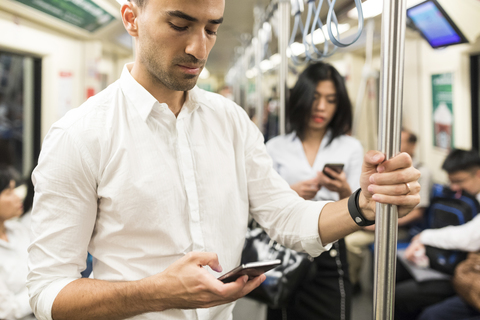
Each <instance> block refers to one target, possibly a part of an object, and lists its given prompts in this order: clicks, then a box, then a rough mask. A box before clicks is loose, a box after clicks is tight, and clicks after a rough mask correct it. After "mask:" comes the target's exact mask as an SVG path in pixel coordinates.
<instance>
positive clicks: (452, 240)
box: [420, 193, 480, 252]
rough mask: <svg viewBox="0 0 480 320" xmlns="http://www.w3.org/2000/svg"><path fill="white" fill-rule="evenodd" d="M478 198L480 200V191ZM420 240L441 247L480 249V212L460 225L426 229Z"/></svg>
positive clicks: (448, 248) (465, 249) (475, 250)
mask: <svg viewBox="0 0 480 320" xmlns="http://www.w3.org/2000/svg"><path fill="white" fill-rule="evenodd" d="M476 198H477V200H478V201H479V202H480V193H479V194H477V195H476ZM420 242H421V243H423V244H424V245H427V246H432V247H436V248H441V249H447V250H463V251H469V252H477V251H479V250H480V214H477V216H475V218H473V219H472V220H470V221H468V222H467V223H465V224H462V225H460V226H448V227H444V228H439V229H427V230H424V231H422V233H420Z"/></svg>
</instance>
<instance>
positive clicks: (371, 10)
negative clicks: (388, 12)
mask: <svg viewBox="0 0 480 320" xmlns="http://www.w3.org/2000/svg"><path fill="white" fill-rule="evenodd" d="M362 10H363V18H364V19H368V18H373V17H375V16H378V15H379V14H381V13H382V11H383V0H368V1H365V2H364V3H362ZM347 16H348V17H349V18H351V19H357V20H358V11H357V8H353V9H352V10H350V11H348V13H347Z"/></svg>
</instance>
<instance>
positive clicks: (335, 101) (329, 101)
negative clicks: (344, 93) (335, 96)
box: [327, 100, 337, 103]
mask: <svg viewBox="0 0 480 320" xmlns="http://www.w3.org/2000/svg"><path fill="white" fill-rule="evenodd" d="M327 102H328V103H337V100H327Z"/></svg>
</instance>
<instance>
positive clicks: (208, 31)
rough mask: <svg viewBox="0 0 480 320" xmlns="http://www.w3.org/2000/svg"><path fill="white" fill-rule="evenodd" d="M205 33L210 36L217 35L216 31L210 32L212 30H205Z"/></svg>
mask: <svg viewBox="0 0 480 320" xmlns="http://www.w3.org/2000/svg"><path fill="white" fill-rule="evenodd" d="M206 31H207V33H208V34H209V35H211V36H216V35H217V32H216V31H212V30H206Z"/></svg>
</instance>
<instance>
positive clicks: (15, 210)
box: [0, 180, 23, 221]
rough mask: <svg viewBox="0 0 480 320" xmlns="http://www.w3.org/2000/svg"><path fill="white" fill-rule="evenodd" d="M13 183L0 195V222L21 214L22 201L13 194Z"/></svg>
mask: <svg viewBox="0 0 480 320" xmlns="http://www.w3.org/2000/svg"><path fill="white" fill-rule="evenodd" d="M14 189H15V181H13V180H12V181H10V185H9V186H8V187H7V188H5V189H4V190H3V191H2V192H1V193H0V220H2V221H5V220H8V219H11V218H14V217H18V216H20V215H21V214H22V213H23V204H22V200H20V198H19V197H18V196H17V194H16V193H15V190H14Z"/></svg>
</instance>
